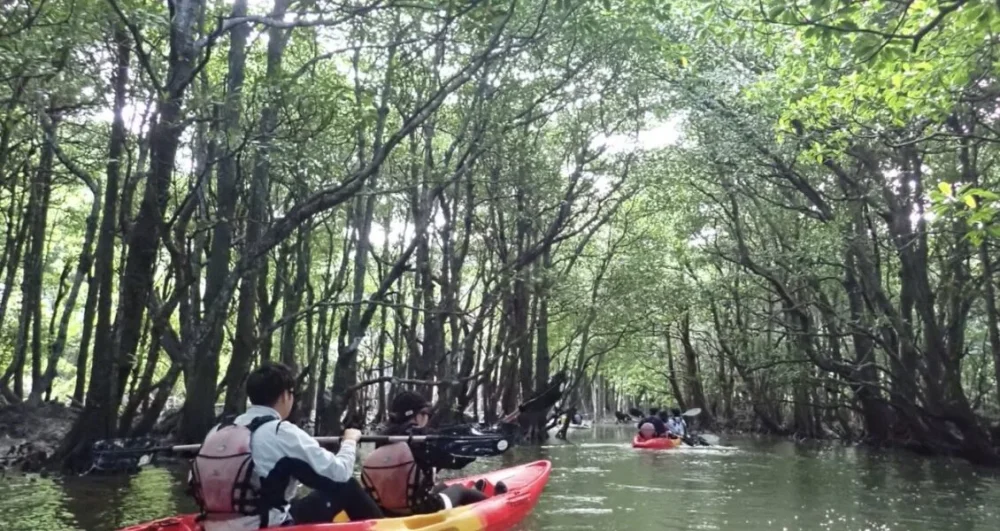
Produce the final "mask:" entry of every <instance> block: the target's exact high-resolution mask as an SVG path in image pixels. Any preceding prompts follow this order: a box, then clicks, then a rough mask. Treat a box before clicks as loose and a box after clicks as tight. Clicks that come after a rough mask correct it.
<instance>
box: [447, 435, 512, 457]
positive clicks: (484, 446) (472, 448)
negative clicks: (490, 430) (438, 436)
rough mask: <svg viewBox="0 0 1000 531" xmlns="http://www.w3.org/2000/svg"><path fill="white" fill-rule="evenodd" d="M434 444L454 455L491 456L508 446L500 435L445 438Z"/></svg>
mask: <svg viewBox="0 0 1000 531" xmlns="http://www.w3.org/2000/svg"><path fill="white" fill-rule="evenodd" d="M434 444H438V445H440V446H441V447H442V448H443V449H444V450H445V451H447V452H448V453H449V454H451V455H454V456H456V457H493V456H497V455H501V454H503V453H505V452H506V451H507V449H508V448H510V443H509V442H507V439H505V438H502V437H470V438H456V439H450V440H447V439H446V440H439V441H436V442H435V443H434Z"/></svg>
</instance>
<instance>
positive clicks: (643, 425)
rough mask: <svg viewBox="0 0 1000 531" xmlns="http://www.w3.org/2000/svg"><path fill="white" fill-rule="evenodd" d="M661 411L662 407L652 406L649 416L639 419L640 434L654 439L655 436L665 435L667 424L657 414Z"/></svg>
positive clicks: (645, 437)
mask: <svg viewBox="0 0 1000 531" xmlns="http://www.w3.org/2000/svg"><path fill="white" fill-rule="evenodd" d="M659 412H660V408H656V407H651V408H649V416H648V417H646V418H644V419H642V420H640V421H639V425H638V429H639V435H641V436H642V438H644V439H652V438H653V437H663V436H664V435H666V434H667V425H666V424H664V422H663V421H662V420H661V419H660V417H659V415H657V414H658V413H659Z"/></svg>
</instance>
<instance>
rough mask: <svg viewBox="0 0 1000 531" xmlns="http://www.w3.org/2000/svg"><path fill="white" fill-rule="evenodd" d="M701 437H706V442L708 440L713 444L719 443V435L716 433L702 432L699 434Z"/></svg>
mask: <svg viewBox="0 0 1000 531" xmlns="http://www.w3.org/2000/svg"><path fill="white" fill-rule="evenodd" d="M699 437H701V438H702V439H704V440H705V442H707V443H708V444H709V445H711V446H718V445H719V436H718V435H715V434H713V433H702V434H699Z"/></svg>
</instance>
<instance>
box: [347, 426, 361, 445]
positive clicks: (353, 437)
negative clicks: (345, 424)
mask: <svg viewBox="0 0 1000 531" xmlns="http://www.w3.org/2000/svg"><path fill="white" fill-rule="evenodd" d="M344 440H345V441H354V442H358V441H359V440H361V430H356V429H354V428H348V429H346V430H344Z"/></svg>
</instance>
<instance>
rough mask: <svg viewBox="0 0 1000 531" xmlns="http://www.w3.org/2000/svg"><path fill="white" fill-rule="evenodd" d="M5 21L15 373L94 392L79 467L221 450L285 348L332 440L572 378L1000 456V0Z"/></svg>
mask: <svg viewBox="0 0 1000 531" xmlns="http://www.w3.org/2000/svg"><path fill="white" fill-rule="evenodd" d="M0 13H2V17H0V77H2V81H3V83H2V84H0V105H2V106H3V111H2V114H0V197H2V198H3V201H2V202H0V211H2V213H0V219H2V221H3V224H2V229H3V231H4V239H3V248H2V254H0V283H2V292H0V367H3V368H4V372H3V373H2V375H0V395H2V399H0V401H3V402H8V403H17V402H22V401H25V402H28V403H29V404H37V403H39V402H41V401H43V400H47V399H53V400H64V399H67V398H69V399H71V400H72V401H73V402H74V403H75V404H76V405H77V407H81V408H82V413H81V415H80V417H79V420H78V421H77V424H76V427H75V429H74V430H73V433H71V434H70V436H69V437H68V439H67V441H66V443H65V445H64V448H63V451H62V452H61V455H60V456H59V457H60V458H69V460H70V461H72V458H73V457H74V456H75V455H77V454H79V453H80V452H81V451H82V450H85V449H86V448H87V447H88V445H89V443H90V442H91V441H93V440H95V439H101V438H108V437H112V436H116V435H137V434H145V433H148V432H150V431H151V430H153V429H154V427H156V426H157V425H158V424H159V425H160V426H159V427H160V428H161V429H162V428H166V429H169V430H171V431H173V432H174V433H175V434H176V435H177V436H178V437H179V438H181V439H184V440H198V439H199V438H200V437H201V436H203V434H204V433H205V432H206V431H207V430H208V429H209V427H210V426H211V425H212V424H213V422H214V420H215V418H216V416H217V414H218V413H219V410H220V409H221V410H225V411H227V412H232V411H239V410H241V409H242V408H243V407H244V406H245V404H244V403H245V396H244V395H243V392H242V389H241V387H242V382H243V379H244V378H245V376H246V374H247V372H248V371H249V370H250V369H251V368H252V367H253V366H255V365H256V364H257V363H260V362H261V361H262V360H268V359H272V360H280V361H282V362H285V363H288V364H290V365H293V366H294V367H295V368H296V370H297V371H299V374H300V386H301V389H300V394H299V396H300V399H299V411H297V415H299V416H300V421H301V422H303V423H306V424H313V423H314V428H315V429H316V430H317V432H331V431H336V430H338V429H340V427H341V426H342V425H343V423H344V422H352V421H356V420H358V419H360V418H363V417H365V416H368V417H374V418H375V419H379V418H381V417H382V416H383V415H384V411H385V404H386V401H387V397H388V396H391V393H392V392H393V390H394V389H396V388H399V387H401V386H411V387H413V388H415V389H418V390H420V391H421V392H424V393H426V394H427V395H428V396H433V397H435V398H437V399H438V402H439V405H440V411H439V413H440V416H442V417H444V416H447V414H448V413H451V414H453V415H458V414H460V413H466V414H474V415H476V416H482V417H483V418H485V419H486V420H488V421H491V420H494V419H496V418H498V416H499V415H500V414H501V413H504V412H510V411H513V410H514V408H515V407H516V405H517V404H518V403H519V402H520V401H521V400H523V399H525V398H527V397H529V396H531V395H533V394H535V393H538V392H540V391H542V390H544V389H546V388H547V386H548V385H549V381H550V378H551V377H552V376H553V375H554V374H556V373H557V372H559V371H563V374H565V375H566V376H567V378H568V382H569V384H568V386H567V388H566V392H565V394H564V396H563V400H562V402H561V404H560V406H559V407H560V408H562V409H566V410H568V409H572V408H588V409H591V410H594V411H595V412H596V413H597V414H604V413H608V412H611V411H612V410H614V409H627V408H628V407H629V406H633V405H639V404H640V403H641V404H643V405H645V404H656V405H659V404H667V403H675V404H678V405H679V406H681V407H700V408H702V409H703V410H704V412H705V413H704V414H703V415H704V417H703V421H705V422H708V423H718V424H720V425H729V426H734V427H741V428H753V429H760V430H764V431H768V432H773V433H794V434H797V435H799V436H804V437H830V436H835V437H841V438H846V439H867V440H869V441H871V442H874V443H878V444H891V445H906V446H911V447H914V448H918V449H921V450H924V451H929V452H934V453H955V454H959V455H962V456H964V457H966V458H968V459H971V460H974V461H977V462H983V463H994V464H1000V453H998V450H997V445H998V443H1000V433H991V427H992V426H993V422H994V419H996V418H997V417H998V412H1000V407H998V406H1000V393H998V387H997V386H998V380H1000V325H998V314H997V300H996V296H997V294H996V274H995V272H994V269H995V266H994V264H995V262H996V260H997V253H998V248H997V242H998V238H1000V227H998V226H997V223H996V219H995V218H996V210H997V201H998V199H1000V196H998V195H997V194H996V193H995V190H996V188H997V175H996V169H995V167H994V163H995V162H996V157H997V153H994V151H996V148H995V146H996V144H997V142H998V141H1000V133H998V130H997V127H998V123H997V121H998V120H997V117H998V112H997V111H998V109H997V82H996V80H995V78H994V71H995V65H996V61H997V57H996V53H997V52H996V51H995V48H996V46H997V45H998V44H1000V43H998V42H997V38H996V36H995V34H996V32H997V30H1000V13H998V11H997V7H996V6H995V5H993V4H990V3H986V2H981V1H974V0H946V1H932V0H928V1H906V2H897V1H850V2H848V1H846V0H818V1H817V0H812V1H810V2H779V1H774V2H766V1H765V2H748V1H743V0H739V1H736V2H711V1H708V2H704V1H699V2H694V1H687V2H685V1H682V2H676V3H671V4H670V5H669V6H667V5H665V4H663V3H660V2H649V1H645V0H604V1H601V2H598V1H584V0H577V1H573V0H557V1H547V0H543V1H538V2H523V1H517V0H509V1H495V0H455V1H450V2H434V1H431V0H416V1H409V0H408V1H400V0H359V1H356V0H348V1H346V2H325V1H315V0H299V1H292V0H273V3H272V2H253V3H250V2H248V1H247V0H234V1H233V2H209V1H207V0H174V1H171V2H168V3H166V4H163V3H160V2H148V1H146V0H108V1H107V2H94V1H92V0H50V1H49V2H35V1H30V2H28V1H14V2H7V3H5V4H4V5H3V7H0ZM174 399H179V400H178V402H179V403H180V404H183V405H182V407H181V408H180V410H179V411H178V412H175V413H173V414H164V411H165V410H169V409H170V408H169V407H168V406H169V405H170V404H171V402H173V401H175V400H174ZM217 405H218V406H217ZM526 422H527V424H526V426H525V427H526V428H527V429H528V430H529V434H530V435H531V436H532V437H535V438H542V437H544V419H532V420H529V421H526Z"/></svg>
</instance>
